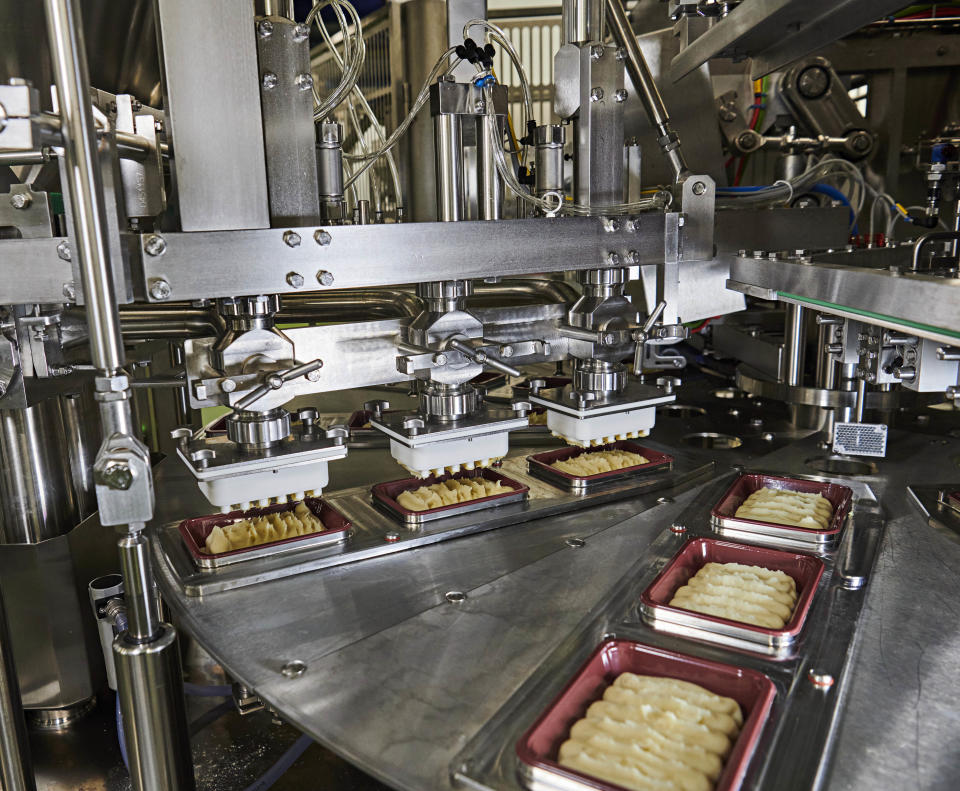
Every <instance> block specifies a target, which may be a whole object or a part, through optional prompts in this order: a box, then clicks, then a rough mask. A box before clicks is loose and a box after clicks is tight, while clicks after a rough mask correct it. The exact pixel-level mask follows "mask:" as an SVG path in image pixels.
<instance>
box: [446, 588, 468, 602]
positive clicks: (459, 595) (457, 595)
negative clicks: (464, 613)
mask: <svg viewBox="0 0 960 791" xmlns="http://www.w3.org/2000/svg"><path fill="white" fill-rule="evenodd" d="M443 598H445V599H446V600H447V601H448V602H450V603H451V604H459V603H460V602H462V601H465V600H466V598H467V594H466V593H464V592H463V591H447V592H446V593H445V594H444V595H443Z"/></svg>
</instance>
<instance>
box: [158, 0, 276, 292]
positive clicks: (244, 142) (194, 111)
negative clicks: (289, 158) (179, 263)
mask: <svg viewBox="0 0 960 791" xmlns="http://www.w3.org/2000/svg"><path fill="white" fill-rule="evenodd" d="M156 9H157V22H158V24H159V28H160V31H159V32H160V40H161V46H162V48H163V49H162V53H161V59H162V62H163V74H164V85H163V89H164V109H165V110H166V113H167V123H168V127H167V131H168V133H169V134H171V135H172V137H173V140H174V167H175V173H176V192H177V196H178V200H179V206H180V222H181V227H182V228H183V230H185V231H209V230H222V229H230V228H267V227H269V225H270V216H269V212H268V203H267V176H266V164H265V155H264V148H263V127H262V124H261V113H260V91H259V87H258V86H259V82H260V77H259V71H258V68H257V52H256V47H255V43H254V25H253V3H240V4H237V3H235V2H232V1H231V0H209V2H203V3H196V2H192V0H156ZM247 293H249V292H247Z"/></svg>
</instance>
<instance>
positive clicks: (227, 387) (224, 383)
mask: <svg viewBox="0 0 960 791" xmlns="http://www.w3.org/2000/svg"><path fill="white" fill-rule="evenodd" d="M220 389H221V390H222V391H223V392H224V393H232V392H233V391H234V390H236V389H237V383H236V382H235V381H233V379H221V380H220Z"/></svg>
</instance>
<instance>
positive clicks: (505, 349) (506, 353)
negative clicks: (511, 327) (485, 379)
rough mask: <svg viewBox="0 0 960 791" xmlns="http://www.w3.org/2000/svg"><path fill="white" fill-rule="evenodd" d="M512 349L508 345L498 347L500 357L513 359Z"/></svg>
mask: <svg viewBox="0 0 960 791" xmlns="http://www.w3.org/2000/svg"><path fill="white" fill-rule="evenodd" d="M513 353H514V348H513V346H511V345H510V344H505V345H503V346H501V347H500V356H501V357H505V358H510V357H513Z"/></svg>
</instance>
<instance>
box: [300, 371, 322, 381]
mask: <svg viewBox="0 0 960 791" xmlns="http://www.w3.org/2000/svg"><path fill="white" fill-rule="evenodd" d="M303 378H304V379H306V380H307V381H308V382H319V381H320V369H319V368H317V369H316V370H313V371H307V372H306V373H305V374H304V375H303Z"/></svg>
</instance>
